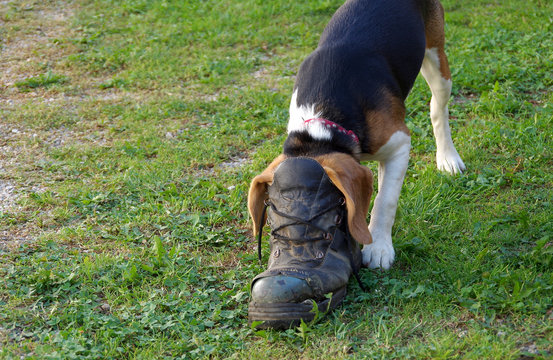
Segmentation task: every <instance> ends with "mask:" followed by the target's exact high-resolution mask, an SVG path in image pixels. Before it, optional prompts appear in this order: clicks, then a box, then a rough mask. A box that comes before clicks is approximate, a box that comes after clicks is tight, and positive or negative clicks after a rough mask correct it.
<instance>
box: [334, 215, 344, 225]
mask: <svg viewBox="0 0 553 360" xmlns="http://www.w3.org/2000/svg"><path fill="white" fill-rule="evenodd" d="M334 223H335V224H336V225H340V224H341V223H342V215H336V217H335V218H334Z"/></svg>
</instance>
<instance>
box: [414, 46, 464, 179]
mask: <svg viewBox="0 0 553 360" xmlns="http://www.w3.org/2000/svg"><path fill="white" fill-rule="evenodd" d="M421 73H422V75H423V76H424V78H425V79H426V82H427V83H428V86H430V90H431V91H432V99H431V100H430V119H431V120H432V127H433V129H434V137H435V138H436V163H437V165H438V170H441V171H447V172H448V173H450V174H458V173H461V172H463V170H465V168H466V167H465V164H464V163H463V160H461V157H460V156H459V153H458V152H457V149H455V145H453V140H452V139H451V129H450V128H449V109H448V108H447V103H448V101H449V97H450V96H451V80H448V79H445V78H444V77H443V76H442V74H441V72H440V58H439V56H438V50H437V49H435V48H433V49H428V50H426V54H425V56H424V61H423V63H422V68H421Z"/></svg>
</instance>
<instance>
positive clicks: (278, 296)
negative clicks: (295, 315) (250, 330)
mask: <svg viewBox="0 0 553 360" xmlns="http://www.w3.org/2000/svg"><path fill="white" fill-rule="evenodd" d="M312 296H313V291H312V290H311V288H310V287H309V285H308V284H307V282H306V281H305V280H302V279H298V278H294V277H291V276H284V275H277V276H271V277H266V278H261V279H259V280H257V281H256V282H255V283H254V284H253V285H252V301H254V302H256V303H297V302H301V301H303V300H305V299H308V298H311V297H312Z"/></svg>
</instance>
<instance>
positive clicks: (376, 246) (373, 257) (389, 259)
mask: <svg viewBox="0 0 553 360" xmlns="http://www.w3.org/2000/svg"><path fill="white" fill-rule="evenodd" d="M362 253H363V265H365V266H366V267H368V268H371V269H377V268H382V269H384V270H388V269H389V268H390V266H392V264H393V262H394V258H395V256H396V253H395V251H394V247H393V246H392V242H391V241H375V242H373V243H372V244H369V245H365V246H363V250H362Z"/></svg>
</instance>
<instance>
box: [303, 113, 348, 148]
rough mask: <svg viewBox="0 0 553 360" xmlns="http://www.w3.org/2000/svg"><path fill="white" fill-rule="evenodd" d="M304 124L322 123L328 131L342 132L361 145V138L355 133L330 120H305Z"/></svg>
mask: <svg viewBox="0 0 553 360" xmlns="http://www.w3.org/2000/svg"><path fill="white" fill-rule="evenodd" d="M303 123H304V124H305V125H309V124H313V123H320V124H322V125H323V126H325V127H326V128H328V129H335V130H337V131H339V132H341V133H342V134H346V135H348V136H351V138H352V139H353V141H355V142H356V143H359V138H358V137H357V135H355V133H354V132H353V131H351V130H347V129H345V128H344V127H342V126H340V125H338V124H336V123H335V122H332V121H330V120H327V119H323V118H313V119H308V120H305V121H304V122H303Z"/></svg>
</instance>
